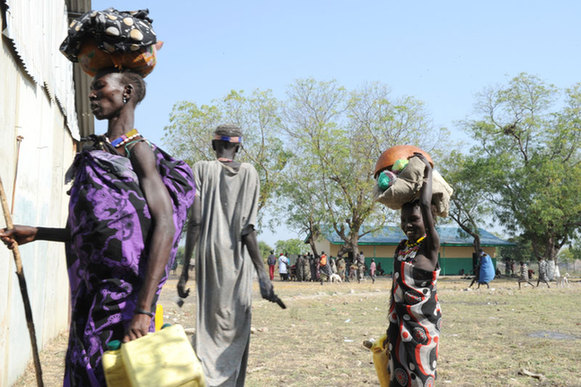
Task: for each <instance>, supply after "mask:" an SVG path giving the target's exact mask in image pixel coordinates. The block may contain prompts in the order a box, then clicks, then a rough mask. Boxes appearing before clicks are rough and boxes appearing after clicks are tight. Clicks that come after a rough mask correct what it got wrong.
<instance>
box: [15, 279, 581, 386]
mask: <svg viewBox="0 0 581 387" xmlns="http://www.w3.org/2000/svg"><path fill="white" fill-rule="evenodd" d="M176 283H177V278H176V277H175V276H173V277H172V278H170V280H169V281H168V283H167V284H166V286H165V287H164V290H163V292H162V295H161V299H160V301H161V303H162V305H163V307H164V319H165V322H169V323H172V324H182V325H183V326H184V327H185V328H193V327H195V297H193V295H191V296H190V297H189V298H188V299H187V300H186V302H185V304H184V306H183V307H182V308H179V307H178V306H177V305H176V300H177V294H176V290H175V289H176ZM469 283H470V282H469V280H467V279H461V278H459V277H442V278H441V280H440V281H439V284H438V286H439V297H440V302H441V305H442V313H443V317H444V324H443V332H442V336H441V345H440V350H439V354H440V357H439V364H438V380H437V383H438V384H439V385H450V386H581V361H580V359H581V310H580V307H579V300H580V299H581V280H580V279H579V278H573V279H572V281H571V285H570V287H569V288H557V287H556V286H555V285H554V283H553V284H552V285H551V288H550V289H548V288H547V287H546V285H541V286H540V287H539V288H534V289H533V288H531V287H530V286H528V285H527V287H523V289H522V290H519V289H518V285H517V283H516V280H515V279H497V280H495V281H493V282H492V283H491V287H490V289H487V288H486V287H481V288H480V289H474V288H473V289H468V285H469ZM535 283H536V282H535ZM190 286H191V287H192V292H193V288H194V284H193V283H190ZM274 286H275V291H276V292H277V294H278V295H279V296H280V297H281V298H282V299H283V300H284V301H285V303H286V305H287V309H286V310H282V309H280V308H279V307H278V306H277V305H276V304H273V303H269V302H266V301H263V300H261V299H260V297H259V291H258V285H257V284H256V283H255V287H254V301H253V302H254V303H253V320H252V321H253V324H252V325H253V334H252V336H251V344H250V359H249V364H248V375H247V379H246V385H247V386H365V385H371V386H376V385H379V382H378V381H377V377H376V375H375V370H374V368H373V364H372V357H371V353H370V352H369V351H368V350H367V349H366V348H364V347H363V346H362V342H363V340H365V339H369V338H377V337H379V336H380V335H381V334H382V333H383V332H385V329H386V327H387V323H386V314H387V305H388V299H389V290H390V287H391V280H389V279H387V278H380V279H378V281H376V283H375V284H372V283H371V281H370V280H366V281H364V282H362V283H360V284H357V283H341V284H331V283H325V284H324V285H322V286H321V285H320V284H319V283H298V282H280V281H278V279H275V283H274ZM65 350H66V334H63V335H61V336H59V337H58V338H56V339H55V340H53V341H52V342H51V343H50V344H49V345H48V346H46V347H45V348H44V349H43V351H42V353H41V362H42V365H43V374H44V380H45V385H47V386H58V385H61V383H62V373H63V358H64V354H65ZM531 375H533V376H531ZM535 375H536V376H535ZM34 385H35V377H34V368H33V367H32V364H31V365H29V368H28V371H27V372H26V373H25V375H24V376H23V377H22V378H21V379H20V380H19V381H18V383H17V384H16V386H34Z"/></svg>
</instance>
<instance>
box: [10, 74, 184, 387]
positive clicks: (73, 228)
mask: <svg viewBox="0 0 581 387" xmlns="http://www.w3.org/2000/svg"><path fill="white" fill-rule="evenodd" d="M144 96H145V82H144V81H143V79H142V78H141V76H139V75H137V74H135V73H131V72H118V71H116V70H111V69H109V70H103V71H101V72H99V73H98V74H97V75H96V76H95V78H94V80H93V82H92V84H91V92H90V93H89V99H90V102H91V109H92V111H93V113H94V115H95V117H96V118H97V119H99V120H103V119H106V120H108V129H107V133H106V134H105V135H104V136H95V135H92V136H91V137H90V140H91V141H92V144H91V145H89V146H87V147H85V148H84V149H83V151H82V152H80V153H79V154H77V156H76V158H75V161H74V163H73V166H72V167H71V169H70V170H69V172H68V173H67V178H69V179H72V180H73V183H72V188H71V190H70V202H69V216H68V221H67V226H66V228H64V229H59V228H42V227H30V226H15V227H14V228H13V229H11V230H2V231H1V232H0V237H1V239H2V241H3V242H4V243H5V244H7V245H8V247H12V246H13V244H14V242H17V243H18V244H24V243H28V242H31V241H34V240H49V241H60V242H65V243H66V255H67V265H68V271H69V280H70V287H71V304H72V318H71V326H70V332H69V347H68V351H67V355H66V367H65V377H64V385H65V386H104V385H105V379H104V373H103V368H102V364H101V357H102V354H103V352H104V351H105V350H106V346H107V343H108V342H109V341H112V340H122V341H124V342H127V341H130V340H134V339H136V338H139V337H141V336H144V335H146V334H147V333H148V332H151V331H153V327H154V319H153V317H154V311H155V305H156V302H157V297H158V295H159V292H160V291H161V287H162V286H163V284H164V283H165V281H166V279H167V276H168V273H169V270H170V268H171V265H172V263H173V261H174V259H175V255H176V251H177V246H178V241H179V238H180V233H181V229H182V227H183V224H184V221H185V219H186V216H187V211H188V208H189V207H190V205H191V204H192V202H193V198H194V193H195V189H194V184H193V178H192V172H191V169H190V168H189V167H188V166H187V164H185V163H184V162H182V161H179V160H175V159H173V158H172V157H171V156H169V155H167V154H166V153H165V152H163V151H162V150H161V149H160V148H157V147H156V146H155V145H153V144H151V143H149V142H148V141H147V140H145V139H144V138H143V137H142V136H141V135H140V134H139V133H138V132H137V130H135V129H134V126H133V124H134V117H135V116H134V114H135V107H136V105H137V104H138V103H139V102H140V101H141V100H142V99H143V97H144Z"/></svg>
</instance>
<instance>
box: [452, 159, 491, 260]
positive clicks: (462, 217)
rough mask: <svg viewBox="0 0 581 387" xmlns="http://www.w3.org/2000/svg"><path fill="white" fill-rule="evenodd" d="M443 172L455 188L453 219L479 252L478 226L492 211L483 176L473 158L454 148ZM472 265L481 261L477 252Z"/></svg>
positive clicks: (475, 251)
mask: <svg viewBox="0 0 581 387" xmlns="http://www.w3.org/2000/svg"><path fill="white" fill-rule="evenodd" d="M441 167H442V173H443V175H444V176H446V181H447V182H448V184H450V185H451V186H452V187H454V194H453V195H452V197H451V198H450V212H449V214H450V218H451V219H452V220H453V221H455V222H456V224H458V226H460V228H461V229H462V230H463V231H464V232H466V233H467V234H469V235H470V236H472V238H473V240H474V243H473V246H474V253H476V254H477V253H478V252H479V251H480V235H479V233H478V229H479V227H478V225H479V224H482V223H483V222H484V217H485V216H486V215H488V214H490V213H491V211H492V209H491V207H490V205H489V202H488V201H487V200H485V192H484V189H483V187H482V184H481V181H480V178H479V176H478V174H477V173H475V172H476V171H477V169H475V168H474V167H473V165H472V160H471V159H470V158H468V157H466V156H465V155H463V154H462V153H461V152H458V151H452V152H450V154H449V155H448V156H446V157H445V158H444V159H443V164H441ZM473 257H474V260H473V261H474V262H473V266H474V268H476V265H477V264H478V259H477V255H474V256H473Z"/></svg>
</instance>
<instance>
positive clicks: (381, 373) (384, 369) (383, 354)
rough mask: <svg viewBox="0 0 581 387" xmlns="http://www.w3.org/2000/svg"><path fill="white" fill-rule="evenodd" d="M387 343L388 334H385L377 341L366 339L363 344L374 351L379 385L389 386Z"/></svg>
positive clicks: (374, 362)
mask: <svg viewBox="0 0 581 387" xmlns="http://www.w3.org/2000/svg"><path fill="white" fill-rule="evenodd" d="M387 344H388V343H387V335H383V336H382V337H380V338H379V340H376V341H368V340H365V341H364V342H363V345H364V346H365V347H367V348H368V349H369V350H370V351H371V352H372V353H373V365H374V366H375V372H376V373H377V379H379V385H380V386H381V387H389V379H390V375H389V370H388V365H387V364H388V362H389V358H388V356H387Z"/></svg>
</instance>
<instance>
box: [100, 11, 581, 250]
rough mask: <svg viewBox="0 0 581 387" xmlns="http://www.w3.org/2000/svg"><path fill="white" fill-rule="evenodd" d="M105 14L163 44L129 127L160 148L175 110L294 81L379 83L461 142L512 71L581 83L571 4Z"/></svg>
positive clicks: (271, 239) (580, 36) (285, 234)
mask: <svg viewBox="0 0 581 387" xmlns="http://www.w3.org/2000/svg"><path fill="white" fill-rule="evenodd" d="M108 7H115V8H117V9H119V10H134V9H143V8H148V9H149V11H150V17H151V18H152V19H153V20H154V23H153V26H154V29H155V31H156V33H157V35H158V39H159V40H162V41H164V47H163V49H162V50H161V51H160V52H159V54H158V65H157V67H156V69H155V70H154V71H153V73H152V74H151V75H149V76H148V77H147V78H146V81H147V84H148V89H147V97H146V98H145V100H144V101H143V102H142V104H141V106H140V107H139V108H138V110H137V117H136V127H137V128H138V129H139V130H140V131H141V132H142V133H144V134H145V136H147V137H148V138H149V139H151V140H152V141H154V142H157V143H160V139H161V136H162V132H163V127H164V126H166V125H167V124H168V122H169V113H170V112H171V109H172V106H173V105H174V103H176V102H178V101H182V100H189V101H192V102H195V103H197V104H204V103H210V102H211V101H212V100H214V99H217V98H220V97H223V96H225V95H226V94H227V93H228V92H229V91H230V90H232V89H235V90H245V91H247V92H250V91H252V90H254V89H262V90H265V89H271V90H272V91H273V93H274V95H275V96H277V97H280V98H284V96H285V93H286V89H287V86H288V85H289V84H291V83H293V81H294V80H295V79H298V78H307V77H313V78H315V79H317V80H321V81H323V80H332V79H335V80H337V81H338V82H339V83H340V84H342V85H343V86H345V87H347V88H356V87H358V86H361V85H362V84H365V83H366V82H374V81H379V82H382V83H384V84H387V85H389V86H390V87H391V89H392V93H393V96H394V97H398V96H404V95H409V96H413V97H416V98H418V99H420V100H422V101H423V102H424V103H425V105H426V110H427V111H428V112H429V114H430V115H431V117H432V120H433V124H434V126H436V127H447V128H449V129H450V130H452V132H453V133H455V134H457V136H461V132H460V131H459V130H458V128H457V127H456V124H455V122H456V121H458V120H462V119H465V118H467V117H468V116H470V114H472V113H473V104H474V100H475V99H474V96H475V94H476V93H478V92H480V91H482V90H483V89H484V88H485V87H487V86H491V85H495V84H499V83H503V82H505V81H506V80H507V79H509V78H510V77H513V76H515V75H517V74H518V73H520V72H528V73H530V74H535V75H537V76H539V77H540V78H541V79H543V80H545V81H547V82H549V83H553V84H555V85H556V86H558V87H569V86H572V85H573V84H575V83H576V82H579V81H580V80H581V77H580V76H579V70H580V69H581V33H580V29H581V27H580V26H581V23H580V22H579V20H580V17H581V2H579V1H573V0H570V1H559V0H556V1H551V2H549V1H534V0H528V1H525V0H504V1H496V0H487V1H479V2H476V1H466V0H464V1H427V0H426V1H407V2H404V1H398V2H396V1H363V0H360V1H355V0H352V1H339V0H335V1H331V0H325V1H317V0H310V1H302V0H293V1H285V2H283V1H276V0H270V1H247V0H246V1H218V0H216V1H186V0H182V1H177V0H176V1H170V0H168V1H163V2H162V1H159V0H156V1H148V0H147V1H133V0H106V1H103V0H93V9H105V8H108ZM104 128H105V127H104V126H103V125H102V124H100V123H98V124H97V129H96V130H97V132H104V131H105V129H104ZM294 237H297V235H296V234H294V233H292V232H290V231H288V230H286V229H285V228H284V227H281V228H280V229H279V230H277V232H275V233H271V232H265V233H264V234H262V235H260V236H259V238H260V239H261V240H265V241H266V242H267V243H269V244H271V245H273V246H274V243H275V242H276V241H277V240H279V239H289V238H294Z"/></svg>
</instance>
